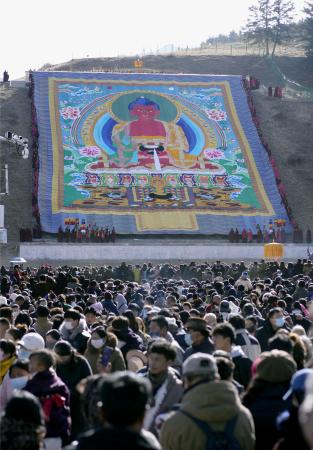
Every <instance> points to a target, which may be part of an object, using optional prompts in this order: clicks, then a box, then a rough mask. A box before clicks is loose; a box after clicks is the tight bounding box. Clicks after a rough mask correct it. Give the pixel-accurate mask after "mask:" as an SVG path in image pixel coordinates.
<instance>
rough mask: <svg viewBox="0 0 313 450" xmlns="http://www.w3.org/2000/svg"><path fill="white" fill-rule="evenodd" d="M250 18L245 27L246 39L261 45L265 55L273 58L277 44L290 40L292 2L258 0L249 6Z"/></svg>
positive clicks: (287, 0) (289, 0)
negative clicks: (289, 27)
mask: <svg viewBox="0 0 313 450" xmlns="http://www.w3.org/2000/svg"><path fill="white" fill-rule="evenodd" d="M249 11H250V16H249V19H248V23H247V25H246V37H247V39H248V41H250V42H252V43H254V44H261V45H263V46H264V48H265V54H266V55H267V56H269V54H270V46H271V44H273V47H272V51H271V54H272V56H274V54H275V50H276V46H277V44H280V43H282V42H283V41H286V40H288V38H290V37H289V36H288V34H287V30H288V25H289V24H290V23H291V21H292V20H293V12H294V4H293V0H258V3H257V4H256V5H253V6H250V8H249Z"/></svg>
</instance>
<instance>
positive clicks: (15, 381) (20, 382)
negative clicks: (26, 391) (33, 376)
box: [10, 375, 28, 389]
mask: <svg viewBox="0 0 313 450" xmlns="http://www.w3.org/2000/svg"><path fill="white" fill-rule="evenodd" d="M10 380H11V386H12V388H13V389H23V387H25V386H26V383H27V381H28V376H27V375H26V376H25V377H18V378H11V379H10Z"/></svg>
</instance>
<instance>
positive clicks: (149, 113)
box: [130, 105, 160, 120]
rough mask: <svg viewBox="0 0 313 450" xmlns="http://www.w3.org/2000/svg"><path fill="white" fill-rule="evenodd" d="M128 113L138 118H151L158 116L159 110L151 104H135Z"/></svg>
mask: <svg viewBox="0 0 313 450" xmlns="http://www.w3.org/2000/svg"><path fill="white" fill-rule="evenodd" d="M130 114H131V115H132V116H137V117H138V119H140V120H151V119H155V118H156V117H158V116H159V114H160V111H159V110H158V109H157V108H156V107H155V106H153V105H135V106H134V107H133V108H132V109H131V111H130Z"/></svg>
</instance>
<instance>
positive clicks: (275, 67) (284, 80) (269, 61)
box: [264, 56, 313, 98]
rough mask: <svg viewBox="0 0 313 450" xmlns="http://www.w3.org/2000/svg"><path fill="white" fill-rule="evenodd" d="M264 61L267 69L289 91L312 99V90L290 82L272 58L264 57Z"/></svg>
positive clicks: (292, 81)
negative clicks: (294, 91)
mask: <svg viewBox="0 0 313 450" xmlns="http://www.w3.org/2000/svg"><path fill="white" fill-rule="evenodd" d="M264 58H265V61H266V62H267V64H268V65H269V67H270V68H271V69H272V70H273V71H274V72H275V74H276V76H277V77H279V78H280V80H281V82H282V83H283V84H284V85H285V86H286V87H289V88H290V89H293V90H296V91H298V92H301V93H304V94H306V95H309V96H310V97H311V96H312V98H313V89H312V88H310V87H309V86H304V85H303V84H300V83H297V82H296V81H294V80H290V78H288V77H287V76H286V75H285V74H284V73H283V72H282V70H281V69H280V67H279V66H278V65H277V63H276V61H275V59H274V58H272V57H271V56H265V57H264Z"/></svg>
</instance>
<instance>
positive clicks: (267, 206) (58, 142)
mask: <svg viewBox="0 0 313 450" xmlns="http://www.w3.org/2000/svg"><path fill="white" fill-rule="evenodd" d="M48 83H49V84H48V87H49V110H50V126H51V138H52V148H53V179H52V193H51V197H52V198H51V200H52V213H54V214H56V213H79V214H82V213H83V214H84V215H87V214H101V215H106V214H116V215H131V216H135V217H136V215H140V216H142V215H144V214H151V212H152V211H141V210H138V211H132V210H129V211H118V210H116V209H106V210H103V209H101V210H97V209H92V210H86V209H82V208H73V207H70V208H66V207H60V205H58V201H59V192H60V177H59V172H60V170H59V169H60V160H59V149H60V148H63V143H62V133H61V130H60V125H59V124H60V122H59V117H58V108H57V105H58V104H59V102H58V98H57V90H56V89H55V85H56V84H59V83H71V84H74V83H85V84H107V85H112V84H118V85H126V86H132V87H135V86H137V85H138V86H144V85H150V86H154V85H157V86H159V85H171V86H188V87H189V86H197V87H200V86H201V87H208V86H212V85H214V86H221V88H222V90H223V91H224V94H226V95H224V100H225V105H226V109H227V114H228V117H229V120H230V122H231V124H232V126H233V130H234V132H235V134H236V136H237V139H238V141H239V142H240V143H241V144H242V150H243V152H244V155H245V162H246V165H247V167H248V170H249V174H250V179H251V183H252V185H253V188H254V189H255V192H256V194H257V197H258V199H259V201H260V204H261V206H262V209H261V210H260V211H258V212H246V211H244V210H240V211H233V212H229V211H226V210H225V211H214V210H207V211H206V210H203V209H201V210H199V209H192V210H182V209H177V210H175V211H181V212H186V214H188V215H190V214H191V213H192V214H201V215H206V214H207V215H223V216H238V215H245V216H272V215H274V210H273V207H272V204H271V202H270V200H269V198H268V196H267V193H266V191H265V189H264V186H263V183H262V180H261V178H260V175H259V171H258V169H257V167H256V164H255V161H254V157H253V154H252V151H251V148H250V145H249V142H248V140H247V138H246V135H245V132H244V130H243V128H242V126H241V123H240V121H239V119H238V116H237V111H236V108H235V105H234V102H233V97H232V94H231V89H230V86H229V82H228V81H208V82H203V81H202V82H193V81H177V80H171V81H165V80H162V81H156V80H146V81H139V80H131V81H125V80H119V79H116V80H99V79H85V78H75V79H73V78H66V77H65V78H56V77H50V78H49V80H48ZM265 210H266V211H265ZM175 211H164V210H162V211H160V212H161V213H162V214H175ZM153 212H156V211H153ZM136 220H137V219H136Z"/></svg>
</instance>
